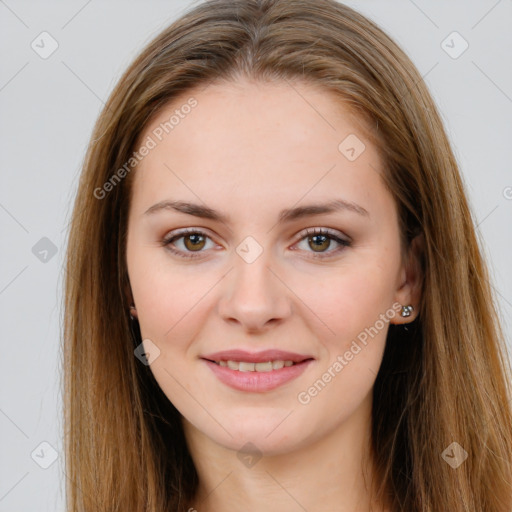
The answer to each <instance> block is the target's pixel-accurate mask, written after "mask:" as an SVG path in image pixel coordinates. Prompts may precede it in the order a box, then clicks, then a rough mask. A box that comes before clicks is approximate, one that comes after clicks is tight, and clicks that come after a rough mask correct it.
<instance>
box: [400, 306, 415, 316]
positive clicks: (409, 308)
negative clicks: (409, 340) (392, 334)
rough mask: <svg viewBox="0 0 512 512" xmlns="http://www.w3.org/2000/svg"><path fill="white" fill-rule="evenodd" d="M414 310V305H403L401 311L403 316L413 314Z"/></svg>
mask: <svg viewBox="0 0 512 512" xmlns="http://www.w3.org/2000/svg"><path fill="white" fill-rule="evenodd" d="M413 311H414V308H413V307H412V306H402V311H400V314H401V315H402V316H403V317H407V316H411V313H412V312H413Z"/></svg>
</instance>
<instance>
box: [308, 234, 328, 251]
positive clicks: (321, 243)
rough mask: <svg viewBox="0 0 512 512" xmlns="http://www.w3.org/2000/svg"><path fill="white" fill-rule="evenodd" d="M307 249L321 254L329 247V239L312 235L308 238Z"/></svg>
mask: <svg viewBox="0 0 512 512" xmlns="http://www.w3.org/2000/svg"><path fill="white" fill-rule="evenodd" d="M308 240H309V247H311V249H313V250H314V251H315V252H323V251H324V250H325V249H328V248H329V246H330V245H331V238H329V237H328V236H325V235H313V236H310V237H308Z"/></svg>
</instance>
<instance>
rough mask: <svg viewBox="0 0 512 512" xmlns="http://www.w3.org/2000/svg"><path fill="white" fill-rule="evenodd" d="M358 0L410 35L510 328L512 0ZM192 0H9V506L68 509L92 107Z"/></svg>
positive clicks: (1, 199)
mask: <svg viewBox="0 0 512 512" xmlns="http://www.w3.org/2000/svg"><path fill="white" fill-rule="evenodd" d="M194 3H196V2H194ZM347 4H348V5H350V6H352V7H355V8H356V9H358V10H359V11H360V12H362V13H363V14H366V15H367V16H368V17H370V18H371V19H373V20H374V21H376V22H377V23H378V24H379V25H380V26H381V27H382V28H384V30H386V31H387V32H388V33H389V34H390V35H391V36H392V37H393V38H394V39H395V40H396V41H397V42H398V43H399V44H400V45H401V46H402V48H404V49H405V51H406V53H407V54H408V55H409V56H410V57H411V58H412V60H413V62H414V63H415V64H416V66H417V67H418V69H419V70H420V72H421V74H422V75H423V76H424V79H425V81H426V83H427V85H428V86H429V88H430V90H431V92H432V94H433V96H434V99H435V100H436V102H437V104H438V106H439V109H440V111H441V113H442V116H443V119H444V122H445V125H446V128H447V131H448V133H449V136H450V139H451V142H452V144H453V147H454V150H455V154H456V157H457V160H458V162H459V164H460V167H461V170H462V173H463V177H464V179H465V182H466V184H467V187H468V193H469V199H470V202H471V206H472V209H473V213H474V217H475V221H476V224H477V225H478V231H479V234H480V236H481V239H482V243H483V246H484V249H485V253H486V257H487V259H488V262H489V265H490V268H491V273H492V276H493V286H494V288H495V290H496V293H497V294H498V298H499V300H500V306H501V316H502V318H503V321H504V324H505V328H506V332H507V339H508V340H509V342H510V340H511V339H512V336H511V334H512V321H511V314H512V266H511V265H510V249H511V229H510V220H511V218H512V173H511V167H510V162H511V161H512V144H511V142H512V122H511V115H512V68H511V57H510V55H511V54H512V30H511V26H512V23H511V22H512V1H511V0H500V1H495V0H489V1H487V0H481V1H467V0H458V1H455V0H452V1H451V2H449V3H448V2H441V1H427V0H414V1H413V0H396V1H390V0H374V1H361V2H355V1H350V2H347ZM189 5H191V2H189V1H176V0H173V1H156V0H151V1H146V2H143V1H138V2H134V1H124V2H121V1H102V2H100V1H99V0H90V1H84V0H80V1H66V2H64V1H61V2H50V1H40V2H35V1H34V2H28V1H21V0H5V1H2V0H0V40H1V48H2V56H1V59H2V63H1V69H0V109H1V117H0V130H1V133H0V141H1V143H0V145H1V146H0V147H1V151H0V159H1V165H0V168H1V180H2V186H1V188H0V226H1V240H2V251H1V267H0V311H1V313H2V323H1V326H2V357H0V376H1V381H0V434H1V435H0V443H1V445H0V460H1V465H0V512H7V511H16V512H28V511H31V512H33V511H35V510H37V511H52V512H55V511H63V510H64V483H65V481H66V475H65V471H64V467H63V464H62V462H63V459H62V442H61V430H62V420H61V409H60V408H61V402H60V395H59V385H60V381H59V379H60V369H59V360H60V354H59V336H60V315H61V301H62V293H61V286H62V283H63V272H62V262H63V257H64V250H65V242H66V235H67V224H68V222H69V215H70V211H71V204H72V200H73V197H74V194H75V191H76V185H77V178H78V175H79V171H80V166H81V163H82V160H83V157H84V154H85V148H86V145H87V143H88V140H89V137H90V134H91V130H92V127H93V124H94V121H95V120H96V118H97V116H98V114H99V111H100V108H101V107H102V104H103V102H104V101H105V100H106V98H107V97H108V94H109V93H110V91H111V90H112V88H113V86H114V84H115V82H116V81H117V79H118V78H119V77H120V74H121V73H122V71H123V70H124V69H125V68H126V66H127V65H128V64H129V63H130V61H131V60H132V58H133V57H134V56H135V54H136V53H137V52H138V51H139V50H140V49H141V48H142V46H143V45H144V44H145V43H146V42H147V41H149V40H150V39H152V37H153V36H154V35H156V33H157V32H158V31H159V30H161V29H162V28H163V27H164V26H166V25H167V24H168V23H169V22H170V21H172V20H173V19H175V18H176V17H177V16H179V15H180V14H181V13H182V12H183V11H184V10H186V9H187V7H188V6H189ZM43 31H47V32H49V33H50V34H51V36H52V37H53V38H54V39H55V40H56V41H57V43H58V45H59V46H58V49H57V50H56V51H55V52H54V53H53V54H52V55H51V56H49V57H48V58H46V59H43V58H41V57H40V56H39V55H38V53H36V51H34V50H33V49H32V47H31V43H32V41H34V40H35V41H36V43H38V41H40V38H38V36H39V34H41V32H43ZM453 31H457V32H458V33H459V34H460V35H461V36H462V37H463V38H464V39H465V40H466V41H467V43H468V44H469V47H468V49H467V50H466V51H465V52H464V53H462V54H461V55H460V56H458V57H457V58H453V52H459V51H460V49H462V46H461V44H462V40H458V39H457V38H455V39H453V36H450V37H449V38H448V39H447V41H446V43H444V44H443V43H442V42H443V41H444V40H445V39H446V38H447V37H448V36H449V35H450V34H451V33H452V32H453ZM452 39H453V41H454V42H453V43H452V42H451V40H452ZM38 44H39V45H40V46H42V43H40V42H39V43H38ZM446 45H449V46H452V48H451V50H450V49H449V48H447V47H446ZM45 48H46V50H48V48H49V41H48V40H47V41H46V43H45ZM445 49H446V50H449V51H451V52H452V56H450V55H449V54H448V53H447V52H446V51H445ZM40 51H42V49H41V50H40ZM42 238H47V239H49V241H50V242H48V240H43V241H41V239H42ZM52 246H54V250H55V251H56V253H55V254H54V255H52V251H51V249H52ZM34 247H35V249H33V248H34ZM44 250H48V251H49V252H47V253H45V252H44ZM446 314H447V315H449V314H450V310H449V307H447V309H446ZM43 442H46V443H49V445H47V444H44V445H41V443H43ZM52 457H57V458H56V460H55V461H54V462H53V464H51V465H49V464H50V463H51V462H52V460H53V458H52ZM41 465H43V466H44V465H49V467H48V468H47V469H44V468H43V467H41Z"/></svg>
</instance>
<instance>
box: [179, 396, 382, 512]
mask: <svg viewBox="0 0 512 512" xmlns="http://www.w3.org/2000/svg"><path fill="white" fill-rule="evenodd" d="M183 426H184V431H185V436H186V439H187V444H188V446H189V450H190V454H191V456H192V459H193V461H194V464H195V467H196V470H197V473H198V477H199V489H198V492H197V495H196V497H195V499H194V502H193V503H192V504H191V509H192V510H191V512H192V511H193V510H194V509H195V510H197V512H219V511H221V512H235V511H236V512H239V511H240V510H246V511H250V512H262V511H265V512H266V511H268V510H269V507H270V508H271V509H272V510H287V511H291V512H295V511H297V512H304V510H307V511H308V512H320V511H325V510H336V511H338V512H354V511H358V512H370V511H372V512H382V511H384V507H383V506H381V505H379V504H377V503H375V502H374V501H372V499H371V493H370V488H371V486H372V478H373V476H374V472H373V469H372V467H373V463H372V460H371V458H370V445H369V442H370V439H371V438H370V427H371V394H370V395H369V396H368V397H367V399H366V400H365V401H364V402H363V403H362V404H361V407H360V408H359V409H358V410H357V411H355V412H354V414H353V415H351V416H350V418H348V419H347V420H346V421H345V422H343V423H342V424H340V425H339V426H338V427H337V428H336V429H335V430H333V431H331V432H330V433H329V434H328V435H326V436H324V437H322V438H320V439H316V440H309V439H306V440H302V441H301V445H300V446H298V447H297V449H295V450H294V451H292V452H286V453H280V454H277V455H265V454H262V456H261V458H260V459H259V460H257V462H256V463H254V464H253V465H250V464H248V465H244V464H243V463H242V462H241V461H240V459H239V457H238V456H237V455H238V453H237V451H236V450H232V449H229V448H226V447H225V446H222V445H220V444H218V443H215V442H214V441H213V440H212V439H210V438H208V437H207V436H205V435H204V434H203V433H202V432H201V431H199V430H197V429H196V428H195V427H194V426H193V425H192V424H190V423H189V422H187V421H186V420H183ZM242 444H243V443H242Z"/></svg>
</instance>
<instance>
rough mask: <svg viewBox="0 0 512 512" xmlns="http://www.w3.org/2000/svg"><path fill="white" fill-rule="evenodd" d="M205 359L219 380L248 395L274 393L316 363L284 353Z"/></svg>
mask: <svg viewBox="0 0 512 512" xmlns="http://www.w3.org/2000/svg"><path fill="white" fill-rule="evenodd" d="M201 359H202V360H203V361H204V362H205V363H206V364H207V366H208V367H209V368H210V369H211V371H212V372H213V374H214V375H215V376H216V377H217V379H218V380H219V381H220V382H222V383H223V384H225V385H227V386H229V387H230V388H233V389H236V390H238V391H246V392H255V393H258V392H260V393H261V392H266V391H271V390H273V389H275V388H277V387H279V386H282V385H284V384H285V383H287V382H289V381H291V380H293V379H295V378H297V377H299V375H301V374H302V373H303V372H304V371H305V370H306V368H307V367H308V366H309V365H310V364H312V363H313V361H314V360H315V359H314V358H313V357H312V356H306V355H300V354H294V353H290V352H283V351H264V352H259V353H252V354H251V353H249V352H245V351H235V350H233V351H225V352H219V353H216V354H211V355H209V356H206V357H201Z"/></svg>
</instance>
